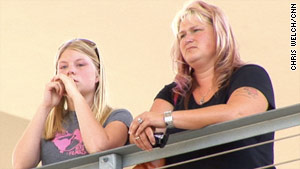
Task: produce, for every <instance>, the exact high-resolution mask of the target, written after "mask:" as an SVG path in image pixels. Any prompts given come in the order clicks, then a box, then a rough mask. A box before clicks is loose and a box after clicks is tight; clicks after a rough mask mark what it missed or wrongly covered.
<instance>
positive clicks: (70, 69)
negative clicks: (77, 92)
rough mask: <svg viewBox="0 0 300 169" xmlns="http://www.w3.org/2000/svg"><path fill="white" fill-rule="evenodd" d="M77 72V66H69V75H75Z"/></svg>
mask: <svg viewBox="0 0 300 169" xmlns="http://www.w3.org/2000/svg"><path fill="white" fill-rule="evenodd" d="M74 74H75V68H74V66H69V68H68V71H67V75H68V76H69V75H74Z"/></svg>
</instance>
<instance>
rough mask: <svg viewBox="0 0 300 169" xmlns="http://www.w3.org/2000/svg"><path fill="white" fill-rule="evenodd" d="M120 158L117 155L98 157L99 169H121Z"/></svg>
mask: <svg viewBox="0 0 300 169" xmlns="http://www.w3.org/2000/svg"><path fill="white" fill-rule="evenodd" d="M122 168H123V165H122V157H121V156H120V155H118V154H109V155H106V156H101V157H99V169H122Z"/></svg>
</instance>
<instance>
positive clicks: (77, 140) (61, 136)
mask: <svg viewBox="0 0 300 169" xmlns="http://www.w3.org/2000/svg"><path fill="white" fill-rule="evenodd" d="M52 142H53V143H54V145H55V146H56V147H57V148H58V150H59V152H60V153H61V154H63V153H67V154H68V155H77V154H82V155H84V154H87V152H86V150H85V149H84V145H83V142H82V138H81V134H80V131H79V129H76V130H75V131H74V132H73V133H69V132H68V131H67V132H65V133H57V134H56V135H55V138H54V139H53V140H52Z"/></svg>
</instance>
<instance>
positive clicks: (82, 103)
mask: <svg viewBox="0 0 300 169" xmlns="http://www.w3.org/2000/svg"><path fill="white" fill-rule="evenodd" d="M104 80H105V78H104V68H103V60H102V59H101V57H100V55H99V53H98V49H97V46H96V44H95V43H94V42H92V41H90V40H87V39H74V40H71V41H68V42H66V43H65V44H64V45H63V46H62V47H61V48H60V49H59V52H58V55H57V61H56V75H55V76H54V77H53V78H52V79H51V81H50V82H49V83H48V84H47V85H46V88H45V91H44V99H43V100H42V102H41V104H40V106H39V107H38V110H37V112H36V114H35V116H34V117H33V119H32V121H31V122H30V124H29V126H28V127H27V129H26V130H25V132H24V134H23V136H22V138H21V139H20V141H19V142H18V144H17V145H16V148H15V150H14V154H13V166H14V168H16V169H19V168H32V167H35V166H37V165H38V163H39V162H40V161H42V164H43V165H46V164H50V163H54V162H58V161H62V160H66V159H71V158H74V157H78V156H83V155H86V154H91V153H96V152H101V151H104V150H107V149H111V148H115V147H119V146H123V145H124V144H126V142H127V141H128V128H129V125H130V123H131V121H132V116H131V114H130V113H129V112H128V111H127V110H124V109H117V110H113V109H112V108H111V107H110V106H108V105H107V102H106V92H107V91H106V88H105V87H106V86H105V81H104Z"/></svg>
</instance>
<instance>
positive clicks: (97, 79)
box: [95, 74, 99, 83]
mask: <svg viewBox="0 0 300 169" xmlns="http://www.w3.org/2000/svg"><path fill="white" fill-rule="evenodd" d="M98 82H99V75H98V74H96V82H95V83H98Z"/></svg>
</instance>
